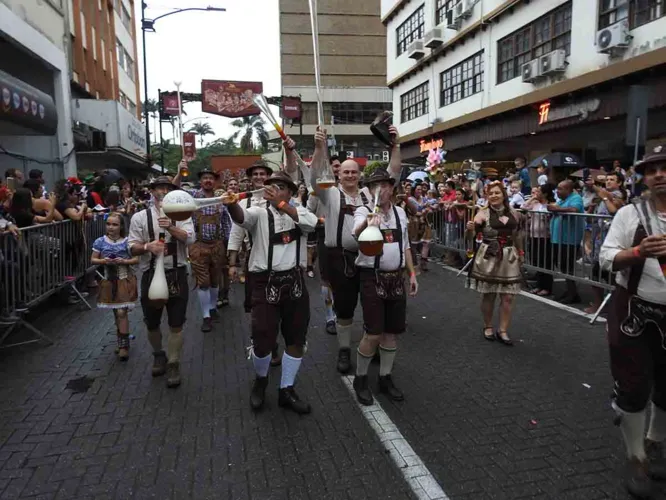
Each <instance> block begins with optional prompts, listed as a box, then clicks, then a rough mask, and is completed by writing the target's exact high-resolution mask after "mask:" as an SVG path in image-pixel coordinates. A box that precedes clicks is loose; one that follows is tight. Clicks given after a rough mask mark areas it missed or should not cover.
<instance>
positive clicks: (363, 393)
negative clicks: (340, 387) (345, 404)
mask: <svg viewBox="0 0 666 500" xmlns="http://www.w3.org/2000/svg"><path fill="white" fill-rule="evenodd" d="M354 392H356V399H358V402H359V403H361V404H362V405H365V406H371V405H372V404H373V403H374V402H375V400H374V398H373V397H372V392H370V387H368V376H367V375H356V376H355V377H354Z"/></svg>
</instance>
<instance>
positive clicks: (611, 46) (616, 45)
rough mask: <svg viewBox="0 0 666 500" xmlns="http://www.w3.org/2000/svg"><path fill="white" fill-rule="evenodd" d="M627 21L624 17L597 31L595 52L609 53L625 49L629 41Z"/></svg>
mask: <svg viewBox="0 0 666 500" xmlns="http://www.w3.org/2000/svg"><path fill="white" fill-rule="evenodd" d="M631 38H632V37H631V35H630V34H629V22H628V21H627V20H626V19H625V20H624V21H620V22H619V23H615V24H613V25H612V26H609V27H608V28H604V29H602V30H600V31H598V32H597V52H601V53H603V54H610V53H612V52H616V51H617V52H619V51H623V50H626V49H627V48H628V47H629V42H631Z"/></svg>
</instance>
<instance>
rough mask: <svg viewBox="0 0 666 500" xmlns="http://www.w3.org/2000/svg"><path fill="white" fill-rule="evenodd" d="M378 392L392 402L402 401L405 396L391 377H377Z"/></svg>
mask: <svg viewBox="0 0 666 500" xmlns="http://www.w3.org/2000/svg"><path fill="white" fill-rule="evenodd" d="M379 392H382V393H384V394H386V395H387V396H388V397H389V399H391V400H393V401H404V400H405V396H404V395H403V393H402V391H400V389H398V388H397V387H396V386H395V384H394V383H393V379H392V378H391V375H390V374H389V375H384V376H383V377H382V376H381V375H380V376H379Z"/></svg>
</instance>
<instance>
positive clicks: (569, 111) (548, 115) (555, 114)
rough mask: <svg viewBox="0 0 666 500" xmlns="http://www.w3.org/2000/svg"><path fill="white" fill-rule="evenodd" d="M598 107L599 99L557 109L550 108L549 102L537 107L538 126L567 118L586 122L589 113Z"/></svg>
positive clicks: (599, 104)
mask: <svg viewBox="0 0 666 500" xmlns="http://www.w3.org/2000/svg"><path fill="white" fill-rule="evenodd" d="M599 106H601V101H600V100H599V99H588V100H587V101H583V102H577V103H573V104H569V105H567V106H562V107H557V108H554V107H551V104H550V102H544V103H542V104H540V105H539V125H543V124H544V123H549V122H554V121H557V120H565V119H567V118H578V119H579V120H587V118H588V117H589V115H590V113H594V112H595V111H597V110H598V109H599Z"/></svg>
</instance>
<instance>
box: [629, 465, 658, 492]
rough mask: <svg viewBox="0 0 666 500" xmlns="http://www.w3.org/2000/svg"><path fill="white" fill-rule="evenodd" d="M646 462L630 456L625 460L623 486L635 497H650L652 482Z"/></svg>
mask: <svg viewBox="0 0 666 500" xmlns="http://www.w3.org/2000/svg"><path fill="white" fill-rule="evenodd" d="M647 471H648V463H647V461H645V462H642V461H640V460H639V459H637V458H635V457H632V458H630V459H629V461H628V462H627V470H626V476H625V486H626V487H627V491H628V492H629V493H631V495H633V496H634V497H636V498H652V491H653V484H652V481H651V480H650V477H649V476H648V472H647Z"/></svg>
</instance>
